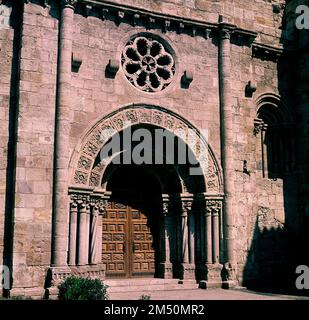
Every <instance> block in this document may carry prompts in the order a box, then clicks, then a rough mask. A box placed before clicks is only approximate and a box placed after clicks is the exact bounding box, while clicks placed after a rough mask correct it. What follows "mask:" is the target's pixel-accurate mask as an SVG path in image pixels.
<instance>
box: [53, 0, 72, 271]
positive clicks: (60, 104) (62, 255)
mask: <svg viewBox="0 0 309 320" xmlns="http://www.w3.org/2000/svg"><path fill="white" fill-rule="evenodd" d="M73 18H74V8H73V6H72V5H70V3H69V1H63V2H62V12H61V19H60V34H59V51H58V78H57V98H56V121H55V149H54V159H55V160H54V190H53V193H54V194H53V232H52V261H51V264H52V266H65V265H67V251H68V213H69V201H68V200H69V199H68V195H67V194H68V167H69V157H70V153H69V150H70V144H69V136H70V86H71V57H72V31H73Z"/></svg>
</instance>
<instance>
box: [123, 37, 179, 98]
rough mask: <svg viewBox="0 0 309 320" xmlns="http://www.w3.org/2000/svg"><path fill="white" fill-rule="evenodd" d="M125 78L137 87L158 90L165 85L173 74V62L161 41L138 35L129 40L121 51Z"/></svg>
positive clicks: (171, 78)
mask: <svg viewBox="0 0 309 320" xmlns="http://www.w3.org/2000/svg"><path fill="white" fill-rule="evenodd" d="M122 67H123V71H124V73H125V75H126V77H127V79H128V80H129V81H130V82H131V83H132V84H133V85H134V86H135V87H137V88H138V89H140V90H142V91H146V92H158V91H161V90H163V89H164V88H165V87H167V86H168V85H169V84H170V83H171V82H172V80H173V77H174V74H175V62H174V59H173V57H172V55H171V54H170V53H169V52H167V50H166V48H165V47H164V45H163V44H162V43H160V42H159V41H157V40H154V39H152V38H148V37H145V36H140V37H137V38H135V39H134V40H131V41H130V42H129V43H127V45H126V46H125V48H124V50H123V53H122Z"/></svg>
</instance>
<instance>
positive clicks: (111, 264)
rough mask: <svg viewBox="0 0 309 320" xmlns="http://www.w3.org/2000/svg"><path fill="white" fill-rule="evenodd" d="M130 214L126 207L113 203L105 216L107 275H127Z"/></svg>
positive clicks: (104, 244)
mask: <svg viewBox="0 0 309 320" xmlns="http://www.w3.org/2000/svg"><path fill="white" fill-rule="evenodd" d="M127 217H128V214H127V208H126V207H120V208H119V206H117V205H115V204H111V208H110V209H108V210H107V211H106V214H105V215H104V218H103V235H102V236H103V241H102V259H103V261H104V263H106V275H107V276H111V277H113V276H115V277H121V276H127V275H128V259H127V257H126V254H125V249H126V246H127V244H126V241H127V237H126V235H127V233H128V218H127Z"/></svg>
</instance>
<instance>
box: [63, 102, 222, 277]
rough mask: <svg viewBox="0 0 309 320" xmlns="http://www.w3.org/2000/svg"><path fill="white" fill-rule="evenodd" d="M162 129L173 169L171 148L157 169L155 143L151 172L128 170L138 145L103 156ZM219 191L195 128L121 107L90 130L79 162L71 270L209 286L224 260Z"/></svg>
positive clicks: (165, 114)
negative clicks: (211, 271) (115, 145)
mask: <svg viewBox="0 0 309 320" xmlns="http://www.w3.org/2000/svg"><path fill="white" fill-rule="evenodd" d="M160 128H161V129H162V128H164V129H165V130H168V132H169V134H170V136H171V137H174V140H173V144H172V146H173V150H172V151H173V161H174V162H171V161H168V160H169V159H168V157H170V156H171V155H170V154H168V153H170V152H171V151H170V150H169V149H168V147H169V146H168V145H167V140H164V141H165V145H164V146H163V147H164V148H163V149H164V150H166V154H164V155H163V156H162V155H161V156H162V157H161V160H162V161H161V163H156V162H155V161H156V159H158V158H159V157H158V155H157V153H158V152H161V153H162V150H159V149H158V148H156V147H158V145H157V141H156V140H155V139H153V140H151V141H152V142H153V143H152V145H147V147H148V151H150V155H151V156H152V158H151V159H149V163H148V164H147V163H146V164H145V163H143V164H136V163H132V164H126V163H124V161H125V159H126V153H128V152H129V153H132V150H133V152H134V147H137V145H134V144H133V146H132V145H131V149H129V150H128V149H123V148H122V149H123V150H117V152H114V153H113V150H111V152H109V153H108V152H107V153H105V154H103V153H102V150H104V147H105V146H106V145H107V144H110V143H111V139H112V138H113V135H117V136H119V141H122V142H123V141H124V140H125V138H124V137H125V135H126V130H130V134H132V136H134V134H135V133H136V132H137V130H139V129H142V130H146V131H147V132H148V133H149V135H150V136H151V137H154V136H155V134H156V130H157V129H160ZM176 134H181V137H180V136H177V135H176ZM181 146H187V149H186V150H188V154H186V157H187V158H188V157H189V155H191V158H192V155H193V154H194V155H195V157H196V158H195V160H196V161H195V164H194V168H193V169H195V171H193V172H195V174H190V173H191V171H190V169H192V168H189V166H188V163H189V162H188V159H185V161H183V163H180V161H179V160H180V157H181V156H182V154H181V153H177V150H179V149H178V148H180V147H181ZM145 152H147V151H145V150H144V153H145ZM131 156H132V155H131ZM102 157H103V158H102ZM130 159H131V160H132V157H131V158H130ZM197 159H198V161H197ZM221 190H222V183H221V179H220V170H219V167H218V165H217V162H216V160H215V157H214V155H213V153H212V151H211V148H210V146H209V145H208V144H207V141H206V140H205V138H204V137H203V136H202V135H201V133H200V132H198V131H197V130H196V129H195V128H194V127H193V126H192V125H190V124H189V123H188V122H187V121H185V120H184V119H182V118H181V117H179V116H177V115H176V114H174V113H173V112H170V111H168V110H166V109H164V108H161V107H156V106H145V105H141V106H134V107H133V106H128V107H124V108H122V109H121V110H120V111H118V112H115V113H114V114H110V115H108V116H106V117H104V118H103V119H102V120H101V121H99V122H98V123H97V124H96V125H95V126H94V127H92V128H91V129H90V131H89V132H87V134H86V135H85V137H84V139H83V140H82V142H81V144H80V147H79V150H78V151H77V152H76V154H75V155H74V158H73V161H72V185H71V186H70V189H69V193H70V197H71V205H70V234H69V248H70V249H69V265H70V266H77V267H81V266H87V265H92V266H93V265H96V264H97V265H100V264H103V270H104V272H105V274H106V277H110V278H115V277H134V276H139V277H140V276H148V277H149V276H150V277H161V278H177V279H199V280H201V279H204V280H206V278H205V277H206V266H208V268H209V266H213V267H214V268H215V267H217V268H218V270H220V267H219V266H220V262H222V261H223V259H224V258H223V255H224V229H223V216H222V193H221ZM219 276H220V275H219V274H218V277H219Z"/></svg>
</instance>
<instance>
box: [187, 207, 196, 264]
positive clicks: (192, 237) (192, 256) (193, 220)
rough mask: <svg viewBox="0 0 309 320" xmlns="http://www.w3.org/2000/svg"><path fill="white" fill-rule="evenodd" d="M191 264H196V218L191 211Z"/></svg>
mask: <svg viewBox="0 0 309 320" xmlns="http://www.w3.org/2000/svg"><path fill="white" fill-rule="evenodd" d="M188 229H189V262H190V264H195V237H196V234H195V216H194V213H193V211H192V210H191V212H190V215H189V228H188Z"/></svg>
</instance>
